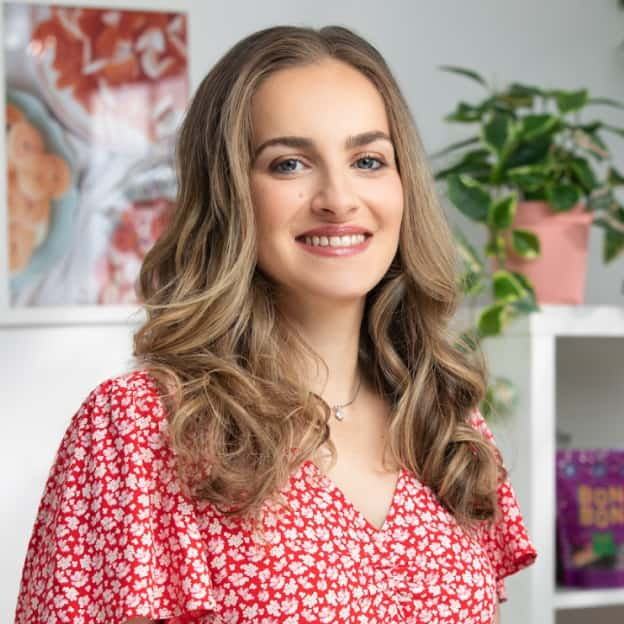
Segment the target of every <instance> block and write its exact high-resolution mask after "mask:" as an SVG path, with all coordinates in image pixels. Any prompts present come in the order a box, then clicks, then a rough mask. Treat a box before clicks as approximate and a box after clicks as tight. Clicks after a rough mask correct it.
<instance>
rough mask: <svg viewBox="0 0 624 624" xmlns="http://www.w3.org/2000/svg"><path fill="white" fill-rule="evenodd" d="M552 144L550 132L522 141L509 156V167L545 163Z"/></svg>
mask: <svg viewBox="0 0 624 624" xmlns="http://www.w3.org/2000/svg"><path fill="white" fill-rule="evenodd" d="M551 144H552V137H551V136H550V135H548V134H546V135H543V136H540V137H538V138H537V139H534V140H533V141H528V142H527V141H522V142H520V143H519V144H518V146H517V147H516V148H514V150H513V151H512V152H511V154H510V155H509V157H508V158H507V167H508V169H513V168H514V167H522V166H525V165H536V164H541V163H543V162H544V161H545V160H546V157H547V156H548V151H549V149H550V146H551Z"/></svg>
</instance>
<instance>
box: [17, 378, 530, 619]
mask: <svg viewBox="0 0 624 624" xmlns="http://www.w3.org/2000/svg"><path fill="white" fill-rule="evenodd" d="M472 420H473V423H474V425H475V427H477V428H478V429H480V430H481V431H482V432H483V435H485V436H486V437H491V435H492V434H491V433H490V431H489V429H488V428H487V426H486V424H485V422H484V420H483V419H482V417H481V415H480V414H479V413H478V412H475V413H474V414H473V417H472ZM166 426H167V421H166V417H165V414H164V410H163V407H162V404H161V402H160V400H159V398H158V394H157V390H156V387H155V386H154V384H153V381H152V380H151V378H149V377H148V375H147V373H145V372H144V371H135V372H132V373H129V374H126V375H124V376H121V377H117V378H114V379H109V380H107V381H105V382H103V383H102V384H100V385H99V386H98V387H97V388H95V389H94V390H93V391H92V392H91V394H90V395H89V396H88V397H87V398H86V399H85V401H84V403H83V404H82V406H81V407H80V409H79V410H78V411H77V412H76V414H75V416H74V418H73V420H72V422H71V424H70V426H69V428H68V430H67V432H66V433H65V436H64V438H63V440H62V443H61V446H60V449H59V451H58V455H57V457H56V461H55V463H54V466H53V468H52V470H51V473H50V476H49V478H48V482H47V484H46V487H45V492H44V495H43V499H42V501H41V505H40V507H39V512H38V515H37V520H36V524H35V527H34V530H33V534H32V537H31V540H30V544H29V547H28V552H27V555H26V561H25V565H24V571H23V577H22V584H21V589H20V594H19V597H18V604H17V613H16V622H18V623H19V624H35V623H36V624H44V623H45V624H56V623H61V622H63V623H65V622H68V623H72V624H92V623H99V622H101V623H105V624H121V623H122V622H124V621H125V620H127V619H130V618H132V617H136V616H146V617H149V618H151V619H154V620H164V621H168V622H169V624H190V623H194V624H208V623H219V624H225V623H228V624H233V623H237V624H269V623H276V624H277V623H282V624H296V623H300V622H315V623H318V622H327V623H332V624H333V623H344V622H349V623H353V624H374V623H377V624H399V623H401V624H421V623H424V622H429V623H432V624H434V623H435V624H451V623H452V624H455V623H457V622H462V623H464V624H469V623H471V622H472V623H477V622H484V623H490V622H491V621H492V619H493V615H494V610H495V603H496V600H497V599H498V600H501V601H502V600H505V599H506V596H505V590H504V581H503V578H504V577H505V576H507V575H509V574H513V573H514V572H516V571H517V570H519V569H520V568H523V567H525V566H528V565H529V564H531V563H532V562H533V561H534V559H535V557H536V552H535V550H534V548H533V546H532V544H531V542H530V540H529V538H528V536H527V533H526V530H525V527H524V524H523V519H522V516H521V514H520V511H519V510H518V506H517V502H516V498H515V496H514V493H513V490H512V488H511V485H510V483H509V482H508V481H507V482H505V483H503V484H501V485H500V486H499V501H500V504H501V505H502V510H503V519H502V520H501V521H500V522H499V523H497V525H495V526H494V527H493V528H492V529H490V530H486V529H485V528H483V530H480V531H479V532H476V533H470V534H469V533H467V532H466V531H465V530H463V529H461V528H460V527H459V526H458V525H457V523H456V522H455V520H454V518H453V516H452V515H451V514H449V513H448V512H447V511H446V510H445V509H444V508H443V507H441V505H440V504H439V503H438V502H437V500H436V498H435V496H434V495H433V493H432V492H431V490H430V489H429V488H428V487H427V486H425V485H423V484H421V483H420V482H419V481H418V480H417V479H416V478H414V477H413V476H412V475H411V474H409V473H408V472H407V471H406V470H402V471H401V473H400V476H399V480H398V483H397V486H396V490H395V493H394V498H393V500H392V504H391V507H390V510H389V513H388V516H387V518H386V520H385V522H384V523H383V526H382V527H381V528H380V529H377V528H376V527H374V526H373V525H372V524H371V523H370V522H368V521H367V520H366V518H365V517H364V516H363V515H362V514H361V513H360V512H359V511H358V510H357V509H356V508H355V507H354V506H353V505H352V504H351V503H350V502H349V500H347V499H346V498H345V496H344V495H343V493H342V491H341V490H340V489H339V488H338V487H337V486H336V485H335V484H334V483H333V482H332V481H331V479H329V477H327V476H325V475H324V474H323V473H322V472H321V470H320V469H319V468H318V467H317V466H316V465H315V464H314V463H313V462H311V461H307V462H305V463H304V464H303V465H302V466H301V467H300V468H299V469H298V470H297V471H296V472H294V473H293V474H292V476H291V479H290V482H289V483H288V484H287V485H286V486H285V487H284V489H283V490H282V491H283V493H284V494H285V496H286V497H287V499H288V501H289V502H290V505H291V507H292V510H291V511H280V515H279V517H278V515H276V514H275V513H274V511H273V510H269V513H267V514H266V516H265V519H264V520H263V527H262V528H263V531H262V534H263V536H259V535H258V534H257V533H254V532H253V531H252V530H251V527H250V526H249V523H248V521H245V520H241V519H240V518H225V517H222V516H221V515H220V514H219V513H218V512H217V511H216V510H215V509H213V507H212V506H211V505H210V504H209V503H207V502H205V501H204V502H200V503H198V502H193V501H191V500H189V499H188V498H186V497H185V496H184V495H183V494H182V493H181V491H180V488H179V485H178V483H177V482H176V479H175V478H174V472H173V460H174V456H173V453H172V451H171V449H170V447H169V446H167V444H166V443H165V440H164V436H163V432H164V430H165V428H166ZM483 526H484V527H485V525H483Z"/></svg>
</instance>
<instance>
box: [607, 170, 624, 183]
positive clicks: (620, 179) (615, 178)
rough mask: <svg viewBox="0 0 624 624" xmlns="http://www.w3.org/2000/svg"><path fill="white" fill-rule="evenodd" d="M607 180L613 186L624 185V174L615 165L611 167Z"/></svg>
mask: <svg viewBox="0 0 624 624" xmlns="http://www.w3.org/2000/svg"><path fill="white" fill-rule="evenodd" d="M607 182H608V183H609V184H610V185H611V186H622V185H624V176H623V175H622V174H621V173H620V172H619V171H618V170H617V169H616V168H615V167H609V173H608V174H607Z"/></svg>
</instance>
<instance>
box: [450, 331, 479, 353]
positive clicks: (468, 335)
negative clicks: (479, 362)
mask: <svg viewBox="0 0 624 624" xmlns="http://www.w3.org/2000/svg"><path fill="white" fill-rule="evenodd" d="M478 346H479V337H478V335H477V331H476V330H475V329H470V330H467V331H465V332H463V333H462V334H461V335H460V336H459V338H458V339H457V341H456V342H455V344H454V347H455V348H456V349H457V350H458V351H460V352H461V353H467V352H470V351H475V350H476V349H477V347H478Z"/></svg>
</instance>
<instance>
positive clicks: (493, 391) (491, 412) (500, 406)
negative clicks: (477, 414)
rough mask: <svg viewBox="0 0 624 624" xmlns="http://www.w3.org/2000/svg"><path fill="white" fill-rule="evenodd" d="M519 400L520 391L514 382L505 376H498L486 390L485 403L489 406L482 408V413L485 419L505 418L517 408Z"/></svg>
mask: <svg viewBox="0 0 624 624" xmlns="http://www.w3.org/2000/svg"><path fill="white" fill-rule="evenodd" d="M518 401H519V399H518V391H517V390H516V388H515V387H514V385H513V383H512V382H511V381H510V380H509V379H506V378H504V377H496V378H495V379H494V381H493V383H490V384H489V385H488V387H487V390H486V391H485V399H484V401H483V403H485V404H486V406H487V407H486V408H485V409H483V408H482V409H481V414H482V415H483V418H485V419H489V420H494V419H500V420H504V419H506V418H507V417H508V416H510V415H511V414H512V413H513V411H514V409H516V407H517V406H518ZM486 414H487V416H486Z"/></svg>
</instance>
